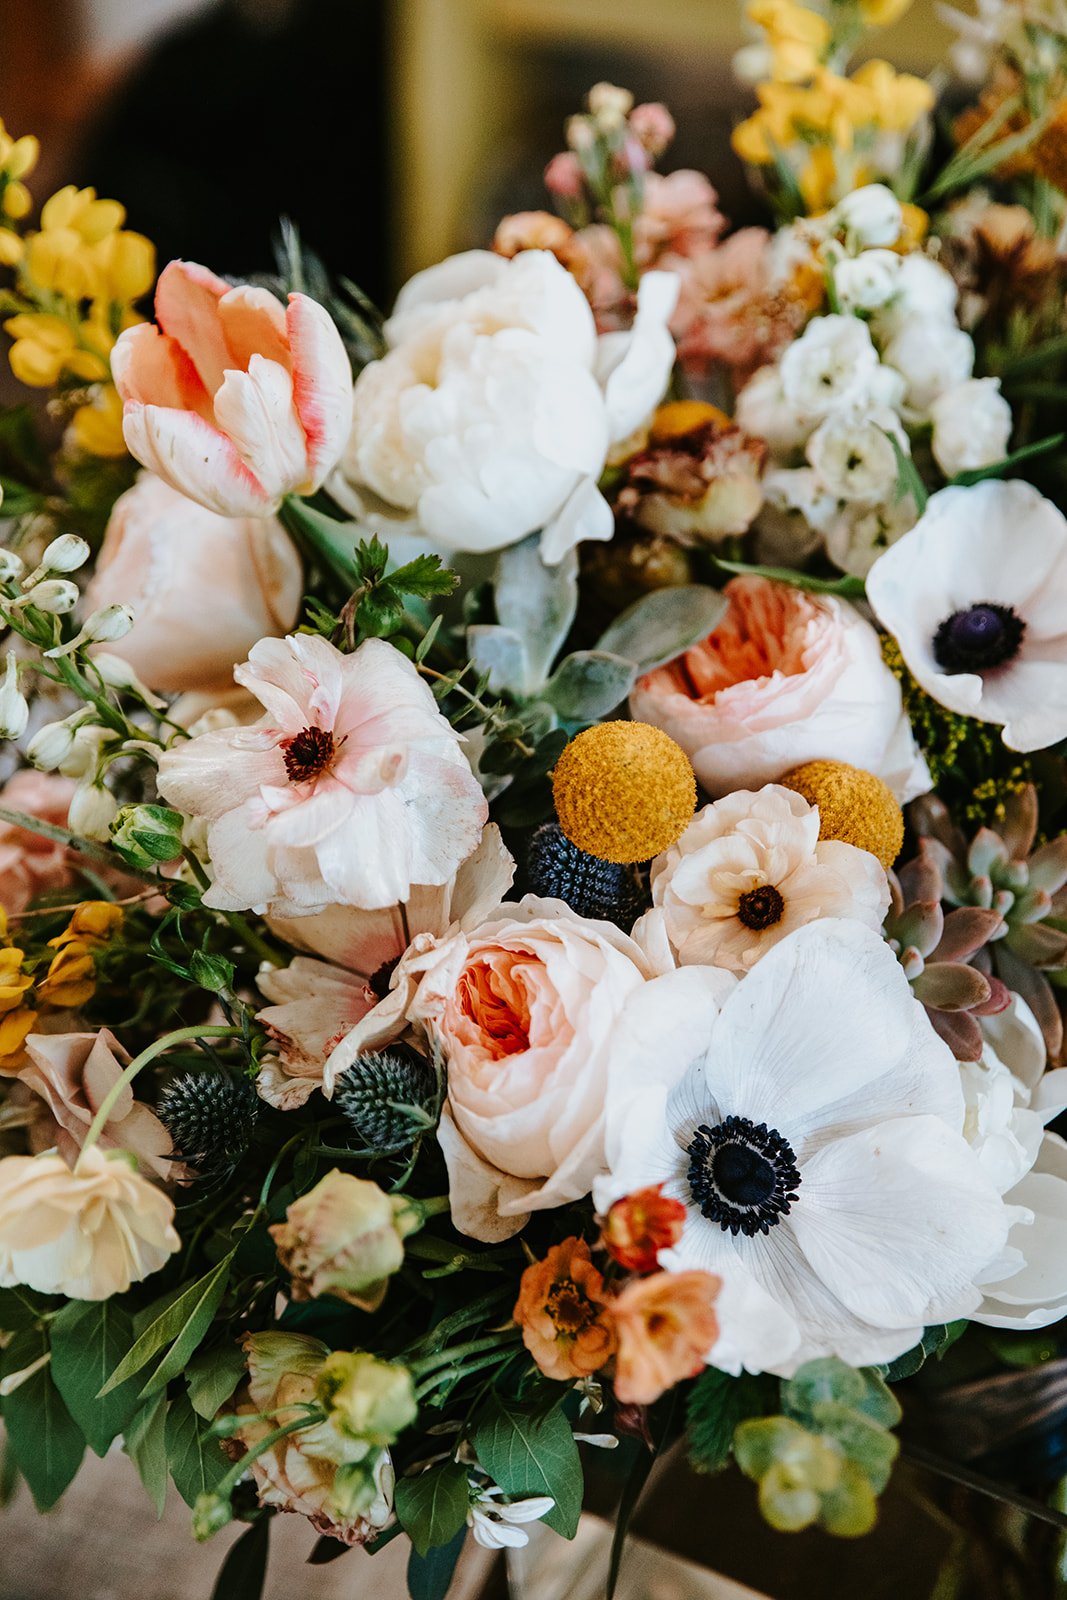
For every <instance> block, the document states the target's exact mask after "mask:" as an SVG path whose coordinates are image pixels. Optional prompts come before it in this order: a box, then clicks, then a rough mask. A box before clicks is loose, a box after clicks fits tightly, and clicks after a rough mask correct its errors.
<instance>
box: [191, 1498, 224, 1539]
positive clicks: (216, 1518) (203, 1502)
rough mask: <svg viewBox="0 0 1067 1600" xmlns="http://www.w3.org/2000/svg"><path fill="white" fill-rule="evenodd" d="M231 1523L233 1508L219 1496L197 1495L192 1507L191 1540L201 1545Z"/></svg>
mask: <svg viewBox="0 0 1067 1600" xmlns="http://www.w3.org/2000/svg"><path fill="white" fill-rule="evenodd" d="M232 1521H233V1508H232V1507H231V1505H230V1502H229V1499H228V1498H225V1499H224V1498H223V1496H222V1495H221V1494H198V1495H197V1497H196V1502H195V1504H194V1506H193V1538H194V1539H196V1540H198V1541H199V1542H200V1543H201V1544H202V1543H203V1542H204V1540H205V1539H210V1538H211V1537H212V1535H213V1534H216V1533H219V1532H221V1530H222V1529H223V1528H225V1527H228V1526H229V1524H230V1523H231V1522H232Z"/></svg>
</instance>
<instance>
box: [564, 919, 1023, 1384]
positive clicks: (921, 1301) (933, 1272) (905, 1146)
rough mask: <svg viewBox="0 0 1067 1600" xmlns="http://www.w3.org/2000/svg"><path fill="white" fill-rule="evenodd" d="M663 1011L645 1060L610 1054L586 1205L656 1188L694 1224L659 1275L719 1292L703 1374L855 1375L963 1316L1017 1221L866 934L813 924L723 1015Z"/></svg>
mask: <svg viewBox="0 0 1067 1600" xmlns="http://www.w3.org/2000/svg"><path fill="white" fill-rule="evenodd" d="M699 970H700V969H698V968H691V967H687V968H683V969H681V972H682V973H683V974H685V973H689V974H692V973H696V972H698V971H699ZM653 999H654V996H653V995H652V994H651V992H650V993H649V995H648V1000H649V1004H650V1005H651V1003H652V1001H653ZM671 1000H672V1004H671V1007H670V1009H669V1010H667V1009H665V1008H661V1009H660V1010H659V1012H658V1014H657V1021H658V1024H659V1027H658V1032H657V1034H656V1048H655V1049H654V1050H652V1051H650V1050H649V1049H648V1048H647V1043H646V1039H645V1038H644V1037H642V1034H645V1035H647V1033H648V1032H649V1030H648V1029H647V1028H645V1029H643V1030H635V1034H634V1036H633V1038H632V1039H624V1040H623V1041H621V1050H622V1056H621V1059H620V1061H619V1065H618V1071H617V1076H616V1078H615V1080H614V1081H613V1085H612V1093H611V1095H610V1096H609V1100H608V1108H607V1153H608V1164H609V1176H608V1177H607V1178H605V1179H602V1180H601V1181H600V1182H599V1183H598V1184H597V1185H596V1186H595V1188H594V1199H595V1201H596V1204H597V1206H598V1208H599V1209H600V1210H601V1211H604V1210H606V1208H607V1207H608V1206H609V1205H610V1204H611V1203H612V1202H613V1201H614V1200H615V1199H617V1198H618V1197H619V1196H621V1195H624V1194H629V1193H632V1192H633V1190H635V1189H639V1188H643V1187H646V1186H648V1185H650V1184H658V1183H662V1184H663V1185H664V1188H665V1192H666V1194H667V1195H669V1196H670V1197H671V1198H673V1199H676V1200H680V1201H681V1202H682V1204H683V1205H684V1206H685V1208H686V1222H685V1225H684V1229H683V1232H682V1237H681V1239H680V1241H679V1243H678V1244H677V1245H676V1246H675V1247H674V1248H672V1249H670V1250H665V1251H663V1252H661V1255H660V1262H661V1265H662V1266H664V1267H666V1268H667V1269H668V1270H670V1271H685V1270H692V1269H696V1270H702V1271H705V1272H713V1273H715V1274H716V1275H717V1276H718V1277H720V1278H721V1280H722V1289H721V1291H720V1294H719V1297H718V1300H717V1302H716V1313H717V1315H718V1318H719V1328H720V1333H719V1339H718V1341H717V1342H716V1344H715V1346H714V1347H713V1349H712V1351H711V1354H710V1358H709V1359H710V1361H711V1362H712V1364H713V1365H715V1366H718V1367H721V1368H723V1369H724V1370H726V1371H731V1372H737V1371H740V1370H741V1369H742V1368H744V1369H747V1370H749V1371H753V1372H759V1371H769V1372H777V1373H781V1374H783V1375H789V1374H791V1373H793V1372H795V1371H796V1369H797V1368H798V1367H799V1366H801V1365H802V1364H803V1363H804V1362H806V1361H811V1360H815V1359H817V1358H818V1357H821V1356H830V1355H836V1356H839V1357H840V1358H841V1359H842V1360H843V1361H847V1362H848V1363H849V1364H850V1365H852V1366H867V1365H871V1364H876V1363H881V1362H887V1361H892V1360H894V1359H895V1357H897V1356H898V1355H901V1354H903V1352H904V1351H905V1350H908V1349H910V1348H911V1347H912V1346H913V1345H914V1344H916V1343H917V1341H918V1340H919V1339H920V1338H921V1336H922V1330H923V1328H924V1327H925V1326H927V1325H929V1324H930V1323H936V1322H947V1321H951V1320H953V1319H954V1318H957V1317H966V1316H969V1315H971V1314H973V1313H974V1312H975V1311H976V1310H977V1309H978V1307H979V1305H980V1304H981V1300H982V1291H981V1289H980V1288H979V1287H978V1285H979V1282H980V1281H981V1279H982V1278H983V1275H984V1274H985V1273H986V1272H987V1271H989V1269H990V1268H991V1266H992V1264H993V1263H996V1262H998V1261H999V1260H1000V1259H1001V1257H1002V1253H1003V1251H1004V1247H1005V1242H1006V1239H1007V1236H1008V1231H1009V1228H1010V1227H1011V1224H1012V1222H1013V1221H1014V1220H1015V1211H1014V1208H1013V1207H1011V1206H1009V1205H1007V1204H1005V1202H1004V1200H1003V1199H1002V1197H1001V1195H1000V1194H999V1192H998V1190H997V1186H996V1184H995V1183H993V1182H992V1181H991V1179H990V1177H989V1176H988V1175H987V1173H986V1172H985V1170H984V1168H983V1166H982V1163H981V1161H980V1159H979V1157H978V1156H977V1155H976V1153H975V1152H974V1151H973V1150H972V1149H971V1148H970V1146H969V1145H968V1143H967V1141H966V1139H965V1138H964V1137H963V1133H962V1131H961V1130H962V1128H963V1121H964V1100H963V1092H962V1089H961V1086H960V1076H959V1071H958V1069H957V1066H956V1063H955V1062H954V1061H953V1059H952V1055H951V1053H950V1051H949V1050H948V1048H947V1046H946V1045H945V1044H943V1043H942V1041H941V1040H940V1039H939V1038H938V1037H937V1035H936V1034H935V1033H934V1030H933V1029H932V1027H931V1026H930V1023H929V1021H928V1019H927V1017H926V1014H925V1012H924V1011H923V1009H922V1007H921V1006H920V1005H919V1003H918V1001H916V1000H915V999H914V997H913V996H912V994H911V990H910V987H909V985H908V981H907V979H906V977H905V976H904V973H903V972H902V971H901V969H900V967H899V965H898V964H897V962H896V960H895V958H894V957H893V955H892V952H891V951H890V950H889V948H888V947H887V945H886V944H885V943H884V941H883V940H882V939H881V938H880V937H879V935H878V934H877V933H876V932H875V931H874V930H873V929H870V928H864V927H861V926H859V925H857V924H856V923H855V922H840V921H822V922H816V923H813V924H812V925H811V926H809V927H805V928H801V929H799V930H798V931H797V932H795V933H793V934H791V935H790V936H789V937H788V938H787V939H784V940H783V941H782V943H781V944H779V945H777V946H776V948H775V949H773V950H771V951H770V952H769V953H768V954H767V955H766V956H764V957H763V959H762V960H761V961H760V962H758V964H757V965H756V966H755V967H754V968H753V970H752V971H751V972H750V973H749V974H748V976H747V977H745V978H744V979H743V980H742V982H741V983H740V984H738V986H737V987H736V989H734V991H733V992H732V993H731V994H730V995H729V996H728V997H727V998H726V1000H725V1003H723V1004H722V1006H721V1010H718V1009H717V1007H716V1006H715V1005H714V1004H713V1003H709V1001H708V1000H705V999H704V997H703V996H702V995H701V992H700V990H699V989H697V988H696V987H694V988H693V989H692V990H690V991H688V992H683V991H682V990H681V989H680V988H679V989H678V990H677V992H675V993H673V994H672V995H671ZM716 1012H717V1014H716ZM858 1040H862V1049H857V1041H858Z"/></svg>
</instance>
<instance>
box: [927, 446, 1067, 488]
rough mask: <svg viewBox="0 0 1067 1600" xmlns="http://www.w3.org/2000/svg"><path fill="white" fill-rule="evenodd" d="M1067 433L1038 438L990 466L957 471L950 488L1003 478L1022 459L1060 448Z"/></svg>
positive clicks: (1045, 453)
mask: <svg viewBox="0 0 1067 1600" xmlns="http://www.w3.org/2000/svg"><path fill="white" fill-rule="evenodd" d="M1065 439H1067V433H1053V434H1051V435H1050V436H1049V437H1048V438H1047V439H1038V440H1036V441H1035V442H1034V443H1033V444H1024V445H1023V446H1022V447H1021V448H1020V449H1018V450H1013V451H1012V452H1011V454H1010V455H1006V456H1005V457H1004V459H1003V460H1002V461H993V462H991V463H990V465H989V466H988V467H972V468H971V469H970V471H968V472H957V474H956V476H955V477H954V478H950V479H949V480H948V481H949V487H950V488H962V489H969V488H970V487H971V485H972V484H974V483H984V482H985V480H986V479H987V478H1002V477H1003V476H1004V474H1005V473H1006V472H1007V471H1008V470H1009V469H1010V468H1011V467H1015V466H1018V464H1019V462H1020V461H1030V460H1032V459H1033V457H1034V456H1045V455H1048V453H1049V452H1050V451H1051V450H1058V449H1059V448H1060V446H1061V445H1062V443H1063V441H1064V440H1065Z"/></svg>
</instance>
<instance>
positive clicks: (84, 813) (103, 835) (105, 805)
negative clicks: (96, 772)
mask: <svg viewBox="0 0 1067 1600" xmlns="http://www.w3.org/2000/svg"><path fill="white" fill-rule="evenodd" d="M118 809H119V807H118V801H117V800H116V799H115V796H114V795H113V794H112V793H111V792H110V790H108V789H103V788H100V787H99V786H98V785H97V784H95V783H79V785H78V787H77V788H76V789H75V791H74V794H73V797H72V799H71V802H70V810H69V811H68V813H67V826H68V827H69V828H70V829H71V831H72V832H73V833H80V834H81V835H82V837H83V838H85V839H107V838H108V837H109V830H110V828H111V824H112V822H113V821H114V818H115V814H116V812H117V811H118Z"/></svg>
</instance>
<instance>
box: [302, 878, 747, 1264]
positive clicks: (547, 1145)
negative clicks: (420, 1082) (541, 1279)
mask: <svg viewBox="0 0 1067 1600" xmlns="http://www.w3.org/2000/svg"><path fill="white" fill-rule="evenodd" d="M669 969H670V970H669ZM678 980H681V982H682V984H683V987H686V986H689V985H693V986H696V987H698V988H700V989H701V991H702V992H704V991H707V992H709V993H711V994H712V999H713V1001H715V1000H716V999H717V998H718V997H721V996H722V994H724V993H725V992H726V988H727V987H729V986H730V985H732V983H733V979H732V978H730V977H728V975H727V974H725V973H721V972H714V971H711V970H710V969H705V968H699V969H698V968H689V969H687V970H686V971H685V972H676V971H674V970H673V969H672V964H671V958H670V953H669V951H668V950H667V949H666V946H665V945H663V946H662V947H661V948H659V949H653V947H652V944H651V941H650V942H649V944H648V946H647V947H643V946H641V945H639V944H637V943H636V942H635V941H634V940H633V939H631V938H629V937H628V936H627V935H626V934H624V933H621V932H620V931H619V929H617V928H616V927H614V926H613V925H612V924H610V923H607V922H594V921H591V920H588V919H586V918H583V917H579V916H576V915H575V914H574V913H573V912H572V911H571V910H570V909H569V908H568V907H567V906H565V905H564V904H563V903H562V902H561V901H559V900H540V899H538V898H537V897H536V896H534V895H527V896H526V898H525V899H524V900H522V901H521V902H519V903H518V904H514V905H513V904H505V905H502V906H500V907H499V909H498V910H497V911H496V912H495V913H494V914H493V915H491V916H490V917H488V918H486V920H485V921H484V922H482V923H481V924H480V925H478V926H477V927H474V928H472V929H470V930H468V931H464V930H462V929H459V928H454V929H452V930H450V931H449V933H448V934H447V935H446V936H445V937H444V938H443V939H434V938H433V937H432V936H423V937H421V938H416V939H415V940H414V942H413V944H412V946H411V948H410V950H409V951H408V952H407V954H406V955H405V956H404V958H403V960H402V961H401V962H400V964H399V966H398V967H397V969H396V971H395V972H394V974H393V978H392V989H391V991H390V993H389V995H387V996H386V998H385V1000H383V1001H382V1003H381V1005H380V1006H378V1007H377V1008H376V1009H375V1010H374V1011H372V1012H370V1013H369V1014H368V1015H367V1016H366V1017H365V1018H364V1019H363V1020H362V1022H359V1023H357V1024H356V1026H355V1027H354V1028H353V1029H352V1031H351V1033H350V1034H349V1035H348V1037H347V1038H346V1039H345V1040H344V1041H343V1042H342V1043H341V1044H340V1045H338V1047H337V1049H336V1050H335V1051H334V1052H333V1055H332V1056H331V1057H330V1060H329V1061H328V1062H327V1064H326V1072H325V1075H324V1082H325V1086H326V1090H327V1093H332V1091H333V1087H334V1085H335V1084H336V1082H337V1080H338V1078H339V1076H340V1075H341V1074H342V1073H343V1072H345V1071H346V1070H347V1068H348V1067H349V1066H351V1064H352V1063H353V1062H354V1061H355V1059H356V1057H357V1056H358V1055H359V1054H360V1053H361V1052H362V1051H364V1050H367V1049H376V1048H380V1047H381V1045H382V1044H384V1043H386V1042H387V1041H388V1039H389V1038H396V1037H397V1036H398V1034H399V1033H400V1032H401V1031H402V1030H403V1029H404V1028H405V1027H406V1026H409V1025H410V1026H414V1027H415V1028H417V1029H419V1030H421V1031H422V1032H423V1033H424V1034H425V1035H426V1036H427V1038H428V1039H429V1041H430V1043H431V1045H432V1046H433V1047H434V1048H435V1049H439V1050H440V1051H441V1054H442V1056H443V1058H444V1060H445V1062H446V1064H447V1068H448V1097H447V1101H446V1104H445V1107H444V1110H443V1112H442V1117H441V1123H440V1126H439V1128H438V1139H439V1141H440V1144H441V1147H442V1150H443V1151H444V1156H445V1160H446V1162H447V1164H448V1171H449V1197H450V1201H451V1207H452V1220H453V1222H454V1224H455V1226H456V1227H457V1228H459V1230H460V1231H461V1232H462V1233H466V1234H468V1235H469V1236H470V1237H471V1238H475V1239H482V1240H489V1241H496V1240H500V1239H506V1238H509V1237H510V1236H511V1235H512V1234H514V1233H517V1232H518V1231H519V1229H520V1228H521V1227H522V1226H523V1225H524V1223H525V1222H526V1221H527V1219H528V1217H529V1215H530V1213H531V1212H532V1211H543V1210H548V1209H551V1208H553V1207H555V1206H560V1205H564V1204H566V1203H567V1202H568V1201H571V1200H578V1199H580V1198H581V1197H582V1196H583V1195H585V1194H588V1192H589V1189H590V1187H591V1185H592V1182H593V1179H594V1177H595V1176H596V1175H597V1173H598V1172H599V1171H600V1170H601V1167H602V1165H603V1161H604V1115H605V1106H606V1102H607V1100H608V1099H609V1096H610V1092H611V1083H612V1075H613V1066H614V1060H615V1055H616V1052H617V1050H618V1049H619V1045H620V1040H622V1039H624V1038H627V1037H629V1038H634V1037H647V1039H648V1042H649V1049H650V1050H653V1051H654V1049H655V1044H654V1039H655V1034H656V1029H657V1026H658V1025H659V1022H660V1021H661V1019H662V1011H663V1008H668V1009H669V1007H670V1005H671V998H670V990H669V988H667V987H663V986H667V985H670V984H672V983H674V982H675V981H678Z"/></svg>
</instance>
